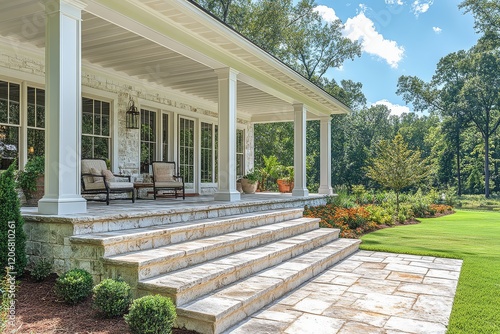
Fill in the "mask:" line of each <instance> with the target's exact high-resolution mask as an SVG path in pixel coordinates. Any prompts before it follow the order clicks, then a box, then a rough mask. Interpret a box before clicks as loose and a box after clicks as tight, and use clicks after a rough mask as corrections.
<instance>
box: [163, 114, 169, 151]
mask: <svg viewBox="0 0 500 334" xmlns="http://www.w3.org/2000/svg"><path fill="white" fill-rule="evenodd" d="M162 150H163V161H168V114H163V115H162Z"/></svg>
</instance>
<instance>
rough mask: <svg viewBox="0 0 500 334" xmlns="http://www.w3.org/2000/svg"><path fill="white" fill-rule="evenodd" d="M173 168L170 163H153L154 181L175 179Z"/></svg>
mask: <svg viewBox="0 0 500 334" xmlns="http://www.w3.org/2000/svg"><path fill="white" fill-rule="evenodd" d="M174 175H175V168H174V164H171V163H153V177H154V180H155V182H172V181H175V178H174Z"/></svg>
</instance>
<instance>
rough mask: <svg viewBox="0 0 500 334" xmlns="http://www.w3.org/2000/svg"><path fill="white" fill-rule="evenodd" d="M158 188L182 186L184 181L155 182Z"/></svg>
mask: <svg viewBox="0 0 500 334" xmlns="http://www.w3.org/2000/svg"><path fill="white" fill-rule="evenodd" d="M155 187H156V188H182V182H155Z"/></svg>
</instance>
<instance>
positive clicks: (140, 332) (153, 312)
mask: <svg viewBox="0 0 500 334" xmlns="http://www.w3.org/2000/svg"><path fill="white" fill-rule="evenodd" d="M176 317H177V313H176V310H175V305H174V303H172V300H170V298H167V297H163V296H160V295H155V296H145V297H142V298H139V299H136V300H134V301H133V303H132V305H131V306H130V312H129V313H128V314H127V315H125V321H126V322H127V324H128V325H129V327H130V331H131V332H132V334H156V333H166V334H168V333H171V332H172V326H173V324H174V321H175V318H176Z"/></svg>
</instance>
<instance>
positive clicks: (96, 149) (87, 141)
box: [82, 97, 111, 159]
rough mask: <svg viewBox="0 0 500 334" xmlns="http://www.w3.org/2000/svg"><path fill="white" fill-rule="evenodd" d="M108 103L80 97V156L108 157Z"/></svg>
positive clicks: (109, 138) (109, 135)
mask: <svg viewBox="0 0 500 334" xmlns="http://www.w3.org/2000/svg"><path fill="white" fill-rule="evenodd" d="M110 109H111V108H110V103H108V102H104V101H99V100H94V99H89V98H86V97H83V98H82V158H98V159H110V144H111V134H110V123H111V122H110Z"/></svg>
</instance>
